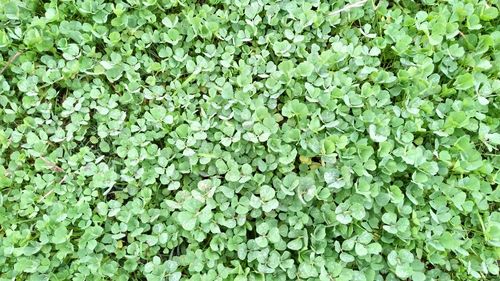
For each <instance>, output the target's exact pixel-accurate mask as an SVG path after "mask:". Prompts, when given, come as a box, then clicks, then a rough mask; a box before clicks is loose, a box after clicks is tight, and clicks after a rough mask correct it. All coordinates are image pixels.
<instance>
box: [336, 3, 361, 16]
mask: <svg viewBox="0 0 500 281" xmlns="http://www.w3.org/2000/svg"><path fill="white" fill-rule="evenodd" d="M366 2H368V0H360V1H358V2H354V3H351V4H347V5H345V6H344V7H342V9H338V10H335V11H333V12H331V13H330V16H335V15H338V14H340V13H342V12H347V11H349V10H351V9H354V8H359V7H363V5H364V4H365V3H366Z"/></svg>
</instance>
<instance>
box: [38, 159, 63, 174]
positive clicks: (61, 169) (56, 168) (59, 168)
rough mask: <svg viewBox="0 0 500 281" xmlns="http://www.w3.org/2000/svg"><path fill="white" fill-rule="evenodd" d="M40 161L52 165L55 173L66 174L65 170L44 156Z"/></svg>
mask: <svg viewBox="0 0 500 281" xmlns="http://www.w3.org/2000/svg"><path fill="white" fill-rule="evenodd" d="M40 159H42V160H43V161H44V162H45V163H47V164H49V165H50V168H51V169H52V170H53V171H56V172H64V169H63V168H61V167H59V166H57V165H56V164H55V163H52V162H51V161H49V160H47V159H45V157H43V156H40Z"/></svg>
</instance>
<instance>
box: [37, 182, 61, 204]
mask: <svg viewBox="0 0 500 281" xmlns="http://www.w3.org/2000/svg"><path fill="white" fill-rule="evenodd" d="M65 180H66V176H64V177H63V178H62V179H61V180H60V181H59V184H62V183H63V182H64V181H65ZM53 192H54V189H51V190H49V191H47V193H45V194H44V195H43V196H42V198H40V200H38V203H41V202H43V200H45V198H47V197H48V196H49V195H51V194H52V193H53Z"/></svg>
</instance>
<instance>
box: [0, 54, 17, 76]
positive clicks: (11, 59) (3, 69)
mask: <svg viewBox="0 0 500 281" xmlns="http://www.w3.org/2000/svg"><path fill="white" fill-rule="evenodd" d="M21 54H22V53H21V52H19V51H17V52H16V53H15V54H14V55H13V56H12V57H10V59H9V60H8V61H7V63H6V64H5V65H4V66H3V68H2V70H0V74H2V73H3V72H4V71H5V70H7V68H8V67H9V65H11V64H12V63H13V62H14V61H15V60H16V59H17V58H18V57H19V56H20V55H21Z"/></svg>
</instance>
